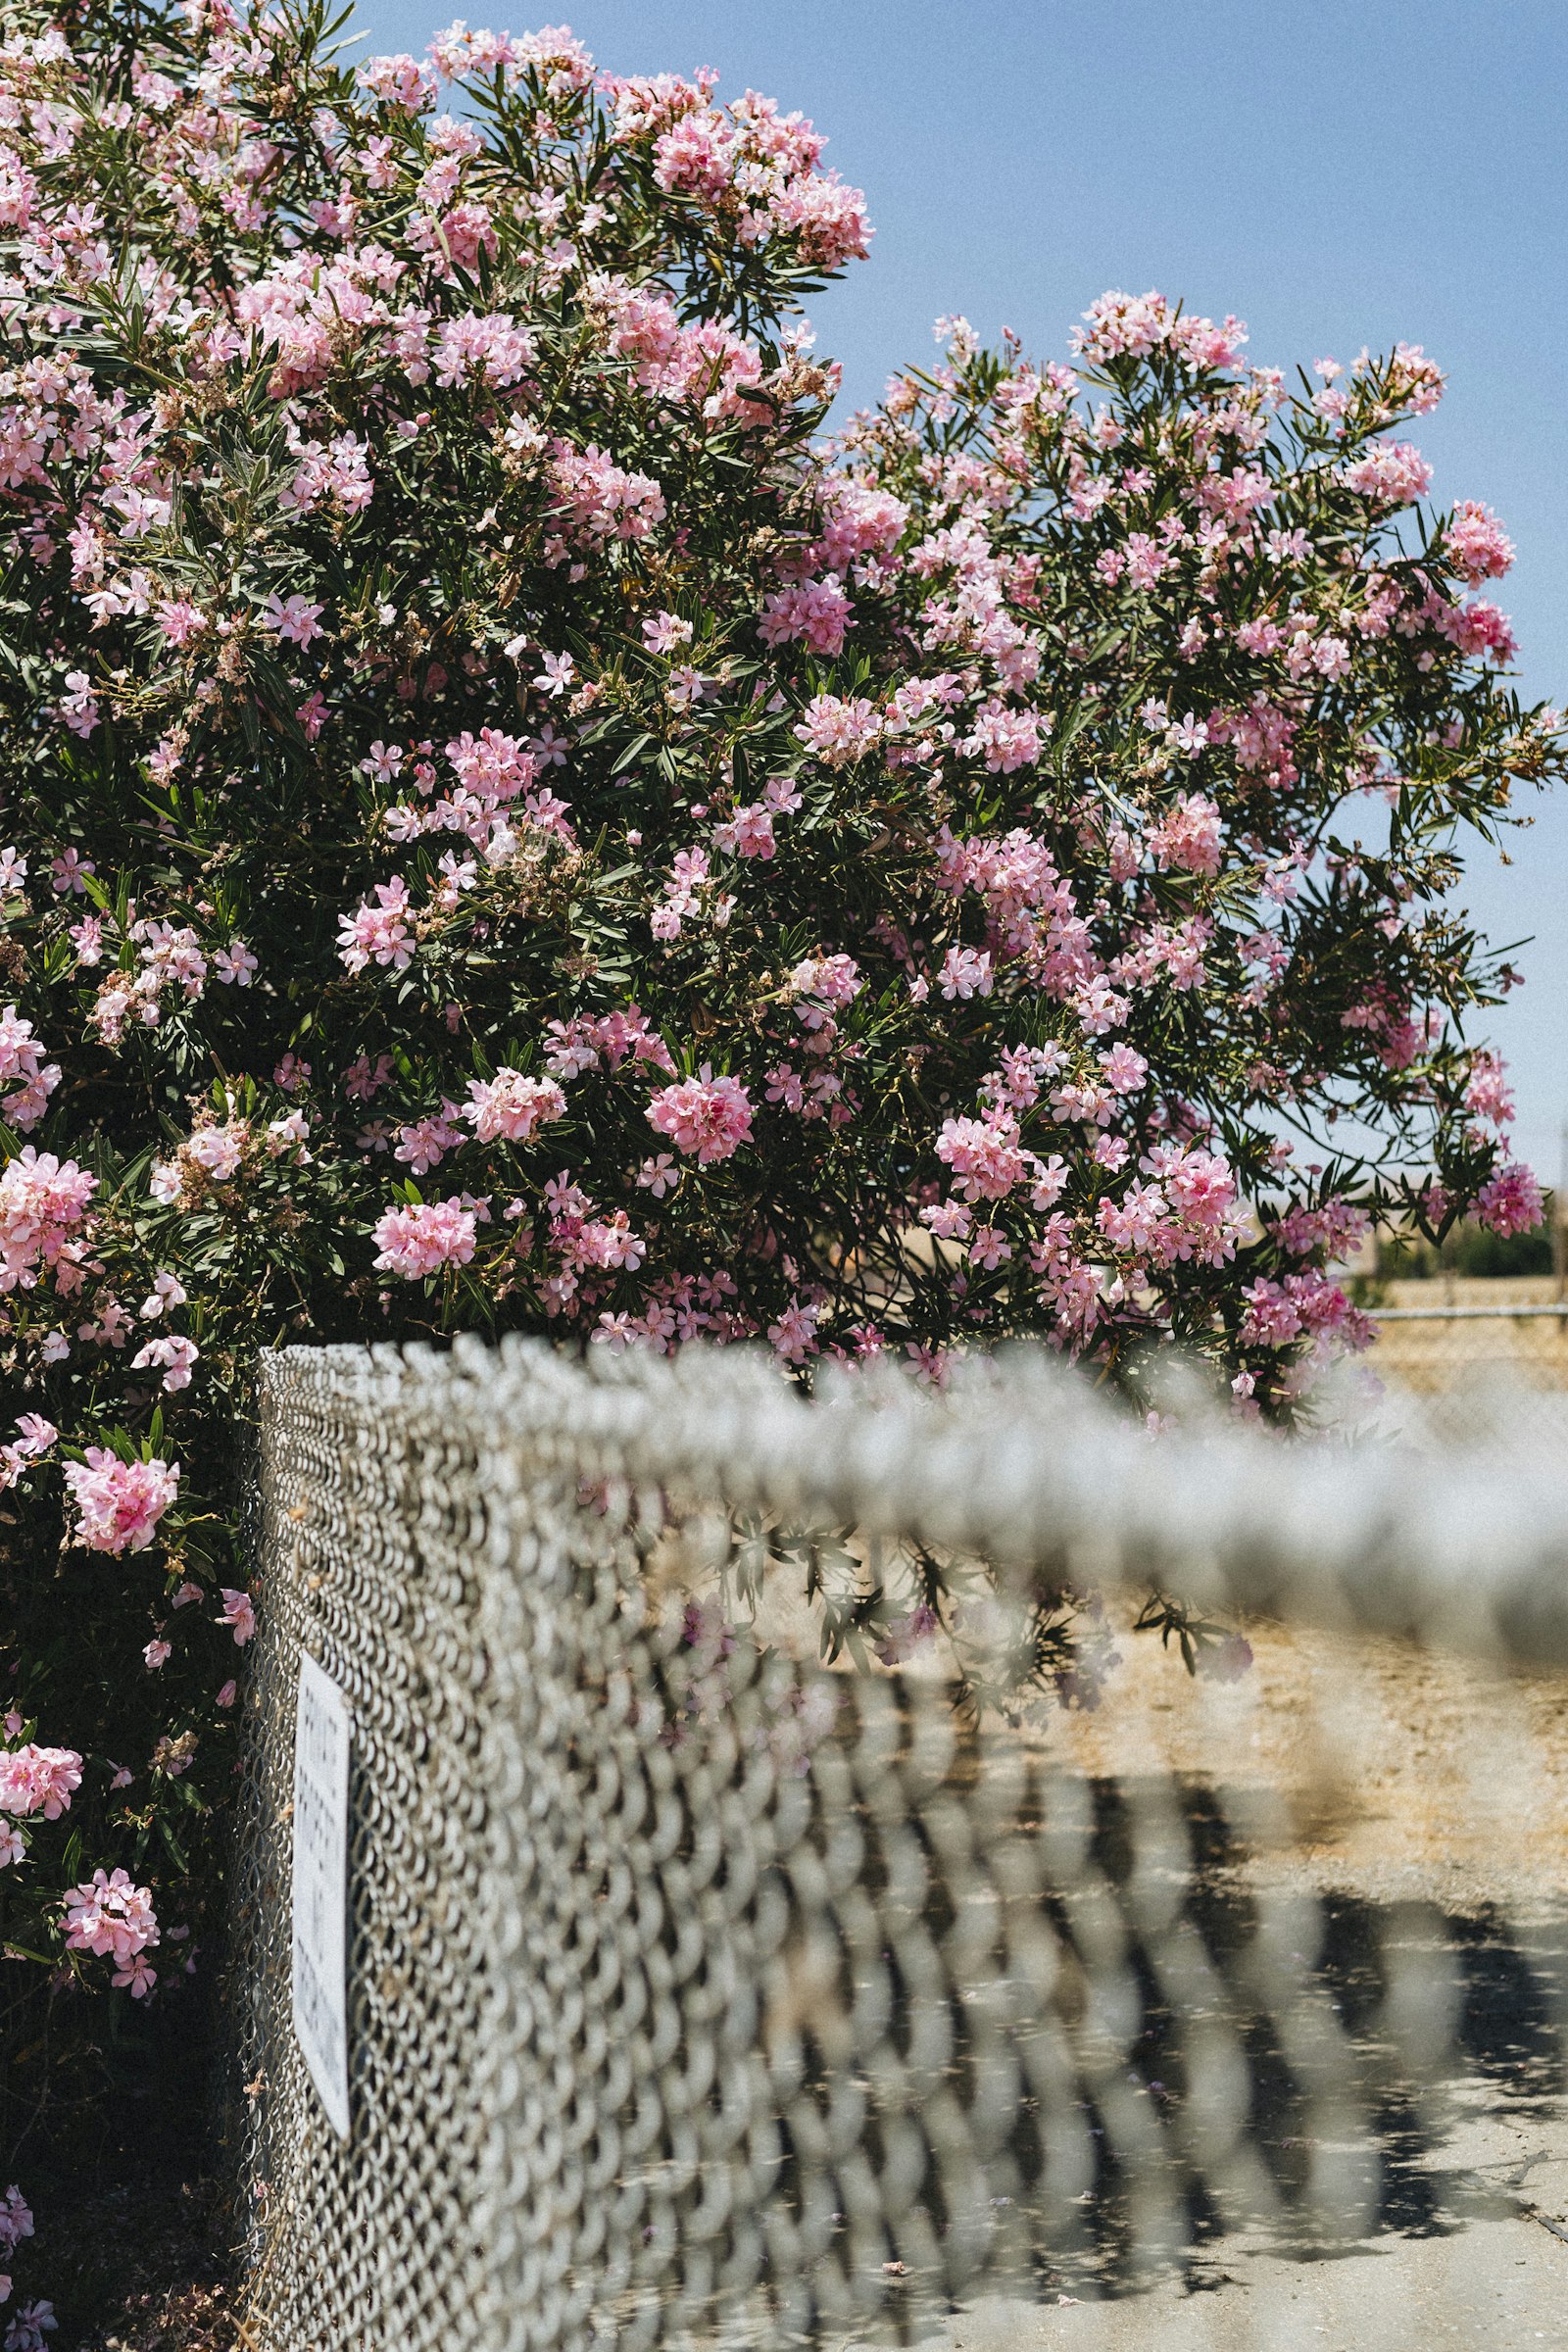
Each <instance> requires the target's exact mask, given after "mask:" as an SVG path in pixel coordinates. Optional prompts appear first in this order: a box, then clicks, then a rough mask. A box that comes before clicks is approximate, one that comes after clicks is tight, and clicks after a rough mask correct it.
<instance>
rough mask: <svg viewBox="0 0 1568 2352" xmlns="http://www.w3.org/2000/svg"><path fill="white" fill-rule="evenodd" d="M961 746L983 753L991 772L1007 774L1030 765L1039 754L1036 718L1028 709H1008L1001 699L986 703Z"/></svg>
mask: <svg viewBox="0 0 1568 2352" xmlns="http://www.w3.org/2000/svg"><path fill="white" fill-rule="evenodd" d="M963 748H964V750H965V751H966V752H968V753H970V754H971V755H973V756H981V757H983V758H984V760H985V763H986V767H987V769H988V770H989V772H990V773H991V774H992V775H994V776H995V775H1004V776H1010V775H1011V774H1012V773H1013V771H1014V770H1015V769H1016V768H1020V767H1033V766H1034V764H1035V762H1036V761H1037V760H1039V758H1040V721H1039V718H1038V716H1037V714H1036V713H1035V712H1034V711H1009V710H1008V709H1007V707H1006V705H1005V704H1004V703H998V702H991V703H987V704H986V706H985V708H984V709H983V710H982V711H980V713H979V715H978V716H977V717H976V719H975V722H974V731H973V733H972V734H971V735H970V736H969V738H968V741H967V742H966V743H965V744H964V747H963Z"/></svg>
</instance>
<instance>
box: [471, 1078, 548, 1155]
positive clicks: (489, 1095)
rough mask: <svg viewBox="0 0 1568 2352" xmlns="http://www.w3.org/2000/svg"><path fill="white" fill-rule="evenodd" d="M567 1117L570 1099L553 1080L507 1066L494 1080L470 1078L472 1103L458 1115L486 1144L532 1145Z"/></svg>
mask: <svg viewBox="0 0 1568 2352" xmlns="http://www.w3.org/2000/svg"><path fill="white" fill-rule="evenodd" d="M565 1115H566V1098H565V1096H564V1094H563V1093H562V1091H561V1088H560V1087H559V1086H558V1085H557V1084H556V1081H555V1080H554V1079H553V1078H526V1077H524V1076H523V1075H522V1073H521V1072H520V1071H518V1070H513V1069H508V1068H505V1067H503V1068H501V1069H498V1070H497V1072H496V1074H495V1076H494V1078H491V1079H478V1078H474V1079H470V1080H469V1082H468V1100H467V1102H466V1103H465V1104H464V1106H463V1108H462V1110H461V1111H460V1112H459V1113H458V1116H459V1117H460V1118H462V1119H466V1121H467V1123H468V1125H469V1126H470V1127H472V1129H473V1131H474V1134H475V1136H476V1137H477V1138H478V1140H479V1142H480V1143H482V1144H488V1143H494V1142H495V1141H496V1140H497V1139H498V1138H501V1139H504V1140H505V1141H506V1142H508V1143H514V1144H525V1143H528V1142H529V1141H530V1140H531V1139H532V1138H533V1136H535V1135H536V1134H537V1133H538V1131H539V1129H540V1128H541V1127H546V1126H549V1125H550V1124H551V1123H552V1122H553V1121H554V1120H556V1119H564V1117H565Z"/></svg>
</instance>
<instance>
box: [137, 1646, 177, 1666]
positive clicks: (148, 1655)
mask: <svg viewBox="0 0 1568 2352" xmlns="http://www.w3.org/2000/svg"><path fill="white" fill-rule="evenodd" d="M141 1654H142V1656H143V1657H144V1658H145V1659H146V1661H147V1665H148V1667H149V1669H150V1671H152V1672H153V1673H156V1672H157V1670H158V1668H159V1667H160V1666H162V1665H164V1664H165V1663H166V1662H167V1661H168V1660H169V1659H170V1658H171V1657H172V1655H173V1649H172V1644H171V1643H170V1642H163V1641H159V1642H148V1644H147V1646H146V1648H145V1649H144V1650H143V1651H142V1653H141Z"/></svg>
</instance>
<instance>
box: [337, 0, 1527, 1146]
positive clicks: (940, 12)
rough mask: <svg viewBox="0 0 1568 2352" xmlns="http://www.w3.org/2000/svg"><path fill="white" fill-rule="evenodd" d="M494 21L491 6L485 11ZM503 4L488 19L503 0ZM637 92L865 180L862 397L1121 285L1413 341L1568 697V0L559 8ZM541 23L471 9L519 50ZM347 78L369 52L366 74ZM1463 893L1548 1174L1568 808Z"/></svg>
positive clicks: (858, 366)
mask: <svg viewBox="0 0 1568 2352" xmlns="http://www.w3.org/2000/svg"><path fill="white" fill-rule="evenodd" d="M469 5H470V6H477V0H469ZM498 5H499V0H498ZM556 7H557V8H558V9H563V10H565V11H567V13H568V14H569V18H570V23H571V25H572V29H573V30H574V31H575V32H576V33H577V34H578V35H579V36H580V37H581V38H582V39H583V40H585V41H586V42H587V43H588V45H589V46H590V48H591V49H592V50H593V51H594V54H595V56H596V57H597V58H598V59H599V61H600V63H601V64H603V65H606V66H611V67H613V68H614V69H615V70H617V71H618V72H622V73H652V72H681V73H690V72H691V71H693V69H694V68H696V67H697V66H700V65H711V66H714V67H716V68H717V70H718V72H719V73H720V75H721V82H720V95H721V96H722V95H726V94H728V95H737V94H738V93H739V92H740V91H741V90H743V89H745V88H746V87H748V86H750V87H752V88H755V89H759V90H763V91H766V92H767V93H768V94H769V95H770V96H772V97H775V98H777V99H778V100H779V101H780V103H781V104H782V105H784V106H786V107H799V108H800V109H801V110H802V111H803V112H804V113H806V114H808V115H809V116H810V117H811V118H812V119H813V121H814V122H815V123H816V125H817V127H818V129H820V130H825V131H826V132H827V133H828V136H829V139H830V141H831V144H830V146H829V149H828V154H827V159H826V160H827V162H828V163H829V164H834V165H837V167H838V169H839V170H840V172H842V173H843V174H844V176H845V178H846V179H850V180H854V181H856V182H857V183H858V184H859V185H860V186H862V187H863V188H864V189H865V190H866V193H867V196H868V198H869V200H870V212H871V219H872V221H874V222H875V224H876V228H877V235H876V238H875V240H874V243H873V246H872V258H871V260H870V261H869V262H862V263H859V264H858V265H856V266H855V267H854V268H853V269H852V270H851V272H850V275H849V278H848V280H847V281H846V282H845V283H844V284H842V285H839V286H836V287H833V288H831V289H829V291H828V292H827V293H825V294H824V295H821V296H819V297H818V298H817V300H816V302H815V303H814V304H813V306H812V318H813V322H814V323H815V325H816V326H817V329H818V334H819V347H820V349H821V350H822V351H824V352H830V353H832V354H834V355H835V356H837V357H838V358H839V359H840V360H842V361H843V363H844V369H845V396H846V400H847V401H848V402H849V403H850V404H852V405H859V404H861V403H864V402H868V401H871V400H873V399H874V398H875V397H876V395H877V394H878V393H879V391H880V390H881V387H882V384H883V382H884V380H885V379H886V377H887V375H888V373H889V372H890V370H891V369H892V368H895V367H896V366H897V365H899V363H900V362H901V361H904V360H907V359H911V358H917V359H924V358H929V357H930V355H931V353H932V349H933V346H932V342H931V321H932V320H933V319H935V318H936V317H937V316H938V315H939V314H940V313H943V312H962V313H963V314H964V315H965V316H967V317H968V318H969V319H972V320H973V322H974V324H975V326H976V327H977V328H978V329H979V330H980V332H981V333H982V334H983V335H984V336H986V337H987V338H994V337H995V335H996V333H997V331H998V329H999V328H1000V327H1001V326H1002V325H1003V324H1006V325H1009V326H1012V327H1014V328H1015V329H1016V330H1017V331H1018V333H1020V334H1021V335H1022V336H1023V338H1024V341H1025V343H1026V345H1027V346H1028V347H1029V349H1030V350H1031V352H1032V353H1034V354H1035V355H1036V356H1038V357H1046V358H1051V357H1057V358H1063V359H1064V358H1066V356H1067V351H1066V338H1067V332H1068V329H1069V327H1070V326H1071V324H1072V322H1073V321H1074V320H1075V319H1076V318H1077V317H1078V315H1079V313H1080V312H1081V311H1082V310H1083V309H1084V307H1085V305H1086V304H1087V303H1088V302H1089V301H1090V300H1091V299H1092V298H1093V297H1094V296H1095V295H1096V294H1098V293H1100V292H1102V291H1103V289H1104V288H1105V287H1107V286H1122V287H1126V288H1128V289H1129V290H1131V291H1134V292H1142V291H1143V290H1144V289H1145V288H1147V287H1150V286H1157V287H1159V288H1160V290H1161V291H1162V292H1163V293H1165V294H1168V295H1170V296H1172V297H1175V296H1178V295H1179V296H1182V297H1184V298H1185V299H1186V301H1187V302H1188V303H1189V305H1190V306H1191V307H1193V308H1195V309H1197V310H1200V311H1205V312H1208V313H1210V314H1212V315H1213V316H1215V317H1222V316H1223V315H1224V314H1225V312H1227V311H1235V312H1237V313H1239V314H1240V316H1241V317H1242V318H1244V319H1247V321H1248V322H1249V325H1250V329H1251V344H1250V355H1249V356H1250V357H1251V358H1252V359H1254V360H1257V361H1259V362H1261V363H1267V364H1270V365H1274V366H1279V367H1284V368H1292V367H1294V366H1295V365H1296V364H1297V363H1301V364H1306V365H1310V363H1311V362H1312V361H1313V360H1314V359H1316V358H1318V357H1319V356H1321V355H1324V354H1333V355H1334V356H1335V357H1336V358H1339V359H1341V360H1349V359H1352V358H1353V357H1354V355H1355V353H1356V352H1357V351H1358V350H1359V349H1360V348H1361V346H1362V345H1363V344H1371V345H1373V346H1374V347H1386V346H1388V345H1389V344H1391V343H1393V342H1394V341H1396V340H1404V341H1407V342H1412V343H1421V344H1424V345H1425V347H1426V349H1427V350H1428V351H1429V352H1430V353H1431V354H1432V355H1433V356H1434V357H1435V358H1436V359H1437V360H1439V361H1440V362H1441V364H1442V365H1443V366H1444V367H1445V368H1446V369H1447V370H1448V378H1449V381H1448V392H1447V397H1446V400H1445V402H1444V405H1443V407H1442V408H1441V409H1440V410H1439V411H1438V412H1437V414H1436V415H1435V416H1433V417H1424V418H1421V419H1418V420H1417V425H1418V431H1417V433H1416V435H1415V437H1417V438H1418V439H1419V440H1420V442H1421V444H1422V446H1423V448H1424V449H1425V451H1426V454H1427V456H1428V457H1429V458H1431V459H1432V460H1433V461H1434V463H1435V465H1436V467H1437V478H1436V481H1435V483H1434V486H1433V495H1434V497H1435V498H1436V499H1438V500H1439V501H1441V502H1442V503H1444V504H1446V503H1448V502H1450V501H1451V500H1453V499H1454V498H1458V497H1471V498H1481V499H1485V500H1486V501H1487V503H1488V504H1489V505H1491V506H1493V507H1495V509H1496V510H1497V512H1498V513H1499V514H1500V515H1501V516H1502V518H1503V520H1504V522H1505V523H1506V524H1507V526H1508V528H1509V530H1510V532H1511V534H1512V536H1513V539H1514V541H1515V543H1516V545H1517V547H1518V550H1519V560H1518V563H1517V564H1516V565H1515V568H1514V570H1513V571H1512V572H1511V573H1510V574H1509V576H1508V578H1507V579H1506V580H1504V581H1502V582H1501V583H1500V584H1499V585H1498V587H1497V588H1496V589H1495V591H1493V593H1495V594H1496V595H1497V597H1498V600H1499V602H1501V603H1502V604H1503V606H1504V608H1505V609H1507V610H1508V611H1510V612H1511V613H1512V614H1513V617H1514V621H1515V624H1516V627H1517V630H1518V634H1519V638H1520V642H1521V646H1522V649H1523V651H1522V656H1521V661H1522V686H1523V689H1524V691H1525V692H1527V693H1528V694H1529V695H1531V696H1533V697H1542V696H1545V697H1549V698H1550V699H1551V700H1553V701H1556V702H1559V703H1563V704H1565V705H1568V171H1565V168H1564V145H1565V132H1568V4H1565V0H1489V4H1488V5H1486V6H1484V7H1477V6H1476V5H1475V4H1474V0H1309V5H1307V6H1306V7H1304V8H1289V7H1287V6H1285V5H1284V0H1096V5H1093V6H1086V5H1084V0H989V4H988V0H576V4H575V5H572V0H556ZM446 21H447V12H446V11H444V10H442V9H440V8H439V7H432V6H431V5H429V0H361V13H360V17H359V20H358V22H359V24H360V25H361V26H362V27H363V28H364V29H365V30H366V31H367V33H368V36H369V38H368V42H367V44H366V47H367V48H368V49H372V50H374V49H411V50H414V51H415V52H416V53H417V52H419V51H421V50H422V49H423V47H424V44H425V42H426V41H427V40H428V38H429V36H430V34H431V32H432V31H433V30H434V29H435V27H436V26H437V25H440V24H443V23H445V22H446ZM542 21H546V20H545V19H543V18H542V17H540V18H536V17H533V16H529V15H527V14H516V13H510V14H509V13H508V12H507V11H505V10H501V11H500V13H497V14H490V15H486V14H484V13H482V12H481V13H479V14H476V15H475V16H474V17H473V18H471V19H470V22H474V23H490V24H497V25H506V26H507V27H508V28H509V29H511V30H515V31H516V30H522V29H525V28H527V27H528V26H530V25H533V24H534V23H536V22H542ZM362 54H363V52H362ZM1528 805H1529V807H1530V808H1531V809H1533V810H1535V811H1538V812H1539V813H1538V814H1537V818H1536V822H1535V825H1534V827H1533V829H1532V830H1530V831H1529V832H1526V833H1522V834H1519V835H1516V836H1515V837H1514V840H1513V843H1512V849H1511V854H1512V857H1513V858H1514V862H1513V864H1512V865H1511V866H1509V867H1503V866H1501V865H1500V864H1499V863H1498V861H1497V859H1496V858H1495V855H1494V854H1493V853H1491V852H1486V851H1478V853H1477V858H1476V862H1475V867H1474V871H1473V874H1472V876H1471V878H1470V879H1469V881H1468V882H1467V884H1466V887H1465V889H1464V891H1463V892H1462V893H1461V897H1462V899H1463V902H1464V903H1465V904H1466V905H1467V906H1468V907H1470V909H1471V911H1472V912H1473V913H1474V914H1475V915H1476V917H1477V918H1478V919H1479V920H1480V921H1481V922H1482V923H1483V925H1484V926H1485V927H1486V928H1487V929H1488V930H1489V931H1490V932H1491V933H1492V935H1493V936H1494V937H1495V939H1497V940H1499V941H1501V940H1515V939H1520V938H1523V937H1525V936H1526V935H1533V936H1532V944H1531V945H1530V946H1529V947H1528V948H1526V949H1525V950H1524V952H1523V954H1522V956H1520V957H1519V958H1518V960H1519V961H1520V962H1521V963H1522V965H1523V968H1524V970H1525V972H1526V974H1527V978H1528V985H1527V987H1526V988H1525V989H1524V990H1523V991H1522V992H1521V993H1520V994H1518V995H1516V996H1515V997H1514V998H1513V999H1512V1000H1511V1001H1510V1002H1509V1003H1508V1005H1505V1006H1503V1007H1501V1008H1499V1010H1498V1011H1497V1012H1496V1013H1495V1014H1494V1015H1493V1016H1492V1021H1491V1033H1492V1035H1493V1036H1494V1038H1495V1041H1496V1042H1497V1043H1499V1044H1500V1045H1501V1046H1502V1048H1503V1050H1504V1052H1505V1053H1506V1054H1507V1055H1508V1057H1509V1060H1510V1062H1511V1063H1512V1066H1513V1072H1514V1078H1515V1084H1516V1089H1517V1093H1518V1099H1519V1128H1518V1143H1519V1149H1520V1151H1521V1152H1522V1153H1523V1154H1525V1155H1527V1156H1529V1157H1531V1158H1533V1159H1534V1160H1535V1161H1536V1163H1537V1165H1538V1166H1539V1168H1540V1169H1541V1172H1542V1174H1543V1176H1544V1178H1545V1179H1546V1180H1547V1181H1553V1180H1554V1179H1555V1177H1556V1174H1557V1160H1558V1142H1557V1137H1558V1129H1559V1126H1560V1124H1561V1122H1562V1121H1563V1120H1564V1119H1565V1118H1568V919H1565V918H1568V909H1565V907H1564V903H1563V902H1564V886H1565V883H1568V795H1564V796H1559V797H1557V798H1555V799H1553V800H1551V801H1541V800H1539V799H1538V798H1537V797H1536V796H1535V795H1534V794H1532V795H1530V796H1529V803H1528Z"/></svg>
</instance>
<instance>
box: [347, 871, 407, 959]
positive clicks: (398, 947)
mask: <svg viewBox="0 0 1568 2352" xmlns="http://www.w3.org/2000/svg"><path fill="white" fill-rule="evenodd" d="M375 901H376V903H375V904H374V906H372V905H371V903H370V901H369V900H368V899H362V900H361V902H360V905H359V906H358V907H356V908H355V911H354V912H353V913H352V914H345V915H342V916H340V917H339V919H338V926H337V930H338V951H337V952H338V956H339V959H340V960H341V961H342V962H343V963H344V964H345V965H346V966H347V967H348V969H349V970H350V971H351V972H363V971H364V970H365V968H366V965H367V964H368V963H371V962H375V963H379V964H390V965H391V966H393V968H394V969H395V970H397V971H400V972H401V971H403V970H405V969H406V968H407V966H408V965H409V964H410V963H411V962H412V961H413V959H414V939H413V934H412V933H411V931H410V929H409V924H408V913H409V887H408V884H407V883H406V882H405V881H404V879H403V877H402V875H401V874H394V875H393V876H392V878H391V880H390V881H388V882H378V883H377V884H376V886H375Z"/></svg>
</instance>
